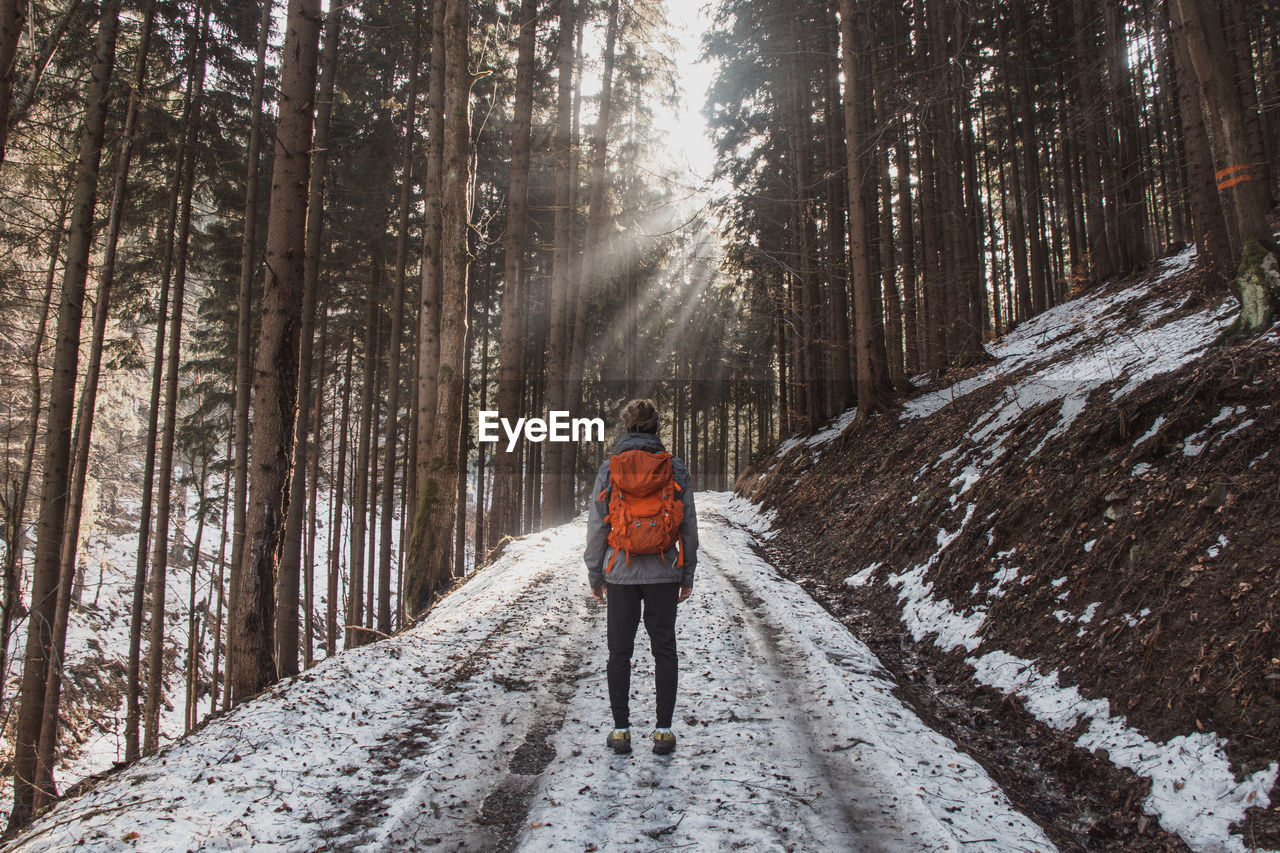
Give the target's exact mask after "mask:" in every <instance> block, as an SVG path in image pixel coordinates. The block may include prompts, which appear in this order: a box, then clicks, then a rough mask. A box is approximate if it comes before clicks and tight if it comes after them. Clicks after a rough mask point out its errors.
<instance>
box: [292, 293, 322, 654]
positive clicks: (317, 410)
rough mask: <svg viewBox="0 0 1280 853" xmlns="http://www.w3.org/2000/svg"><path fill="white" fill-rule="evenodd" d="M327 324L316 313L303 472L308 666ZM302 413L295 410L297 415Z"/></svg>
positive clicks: (312, 626)
mask: <svg viewBox="0 0 1280 853" xmlns="http://www.w3.org/2000/svg"><path fill="white" fill-rule="evenodd" d="M328 326H329V315H328V312H327V311H325V312H324V313H322V314H321V315H320V331H319V337H320V353H319V354H318V355H317V356H316V369H317V371H318V373H319V376H318V378H317V380H316V393H315V398H316V401H315V407H314V411H313V412H312V414H311V433H312V435H314V436H315V441H316V445H317V446H316V448H315V449H314V450H313V451H312V452H311V453H310V454H309V458H308V464H309V466H310V470H309V471H308V472H307V534H306V535H307V541H306V543H305V545H306V549H305V552H304V554H303V563H302V585H303V606H304V610H303V613H304V618H303V624H302V636H303V638H304V644H303V649H302V665H303V666H305V667H307V668H310V667H311V666H312V665H313V664H314V663H315V634H316V631H315V602H316V577H315V575H316V514H317V512H318V501H319V491H320V488H319V487H320V447H319V444H320V440H321V435H320V430H321V427H322V425H323V424H324V405H325V402H326V401H325V398H324V389H325V383H326V382H327V381H328V368H327V366H328V361H327V360H326V355H327V350H328V340H329V339H328V335H327V332H328ZM303 414H305V413H304V412H301V411H299V416H301V415H303Z"/></svg>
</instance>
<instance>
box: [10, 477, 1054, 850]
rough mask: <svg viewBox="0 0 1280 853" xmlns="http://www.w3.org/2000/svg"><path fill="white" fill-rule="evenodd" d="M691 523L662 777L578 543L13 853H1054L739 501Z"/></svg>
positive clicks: (294, 688)
mask: <svg viewBox="0 0 1280 853" xmlns="http://www.w3.org/2000/svg"><path fill="white" fill-rule="evenodd" d="M698 501H699V515H700V525H699V527H700V531H701V539H702V549H701V552H700V559H699V567H698V577H697V583H696V589H695V593H694V595H693V597H692V598H691V599H690V600H689V601H688V602H687V603H685V604H683V605H681V612H680V619H679V625H678V630H679V643H680V654H681V689H680V697H679V702H678V706H677V721H676V731H677V734H678V736H679V737H680V742H679V745H678V747H677V749H676V751H675V753H674V754H673V755H671V756H664V757H658V756H654V755H652V754H651V753H650V751H649V750H648V749H647V748H645V747H646V746H647V743H646V741H647V734H648V726H650V725H651V724H652V722H651V719H652V718H651V716H650V715H651V713H652V710H651V709H652V663H651V658H650V656H649V654H648V652H647V649H646V648H645V646H646V643H645V642H644V637H643V634H641V636H640V638H639V639H638V642H637V655H636V663H637V669H636V673H635V677H634V679H633V708H634V714H635V717H634V720H633V724H634V729H633V731H634V732H635V738H636V745H637V750H636V752H635V753H633V754H632V755H630V756H618V755H614V754H613V753H612V752H610V751H608V750H606V748H605V746H604V736H605V734H606V732H607V729H608V725H609V722H608V707H607V702H608V700H607V691H606V687H605V680H604V661H605V656H606V650H605V646H604V608H603V607H601V606H600V605H598V604H596V603H595V602H594V601H592V600H591V599H590V597H589V595H588V594H587V588H586V574H585V569H584V568H583V566H582V562H581V556H580V555H581V548H582V543H583V541H584V536H585V524H584V521H583V519H579V520H577V521H575V522H573V523H570V524H567V525H564V526H561V527H557V528H552V529H550V530H547V531H544V532H542V533H539V534H534V535H531V536H528V537H525V538H523V539H520V540H516V541H514V542H512V543H510V544H509V545H508V546H507V548H506V550H505V552H504V553H503V554H502V555H501V556H500V557H499V558H498V559H497V560H496V561H495V562H494V563H493V564H491V565H490V566H488V567H487V568H485V569H483V570H481V571H480V572H478V573H477V574H476V575H474V576H473V577H472V578H471V579H470V580H469V581H468V582H467V583H465V584H464V585H462V586H461V587H460V588H459V589H458V590H456V591H455V592H454V593H452V594H451V595H450V596H448V597H447V598H446V599H445V600H444V601H443V602H442V603H441V604H440V605H439V606H437V607H436V608H435V609H434V610H433V611H432V612H431V613H430V614H429V615H428V616H427V617H426V618H425V619H424V620H423V621H422V622H420V623H419V624H418V625H417V626H415V627H413V628H411V629H409V630H408V631H406V632H404V633H402V634H399V635H397V636H396V637H393V638H390V639H387V640H384V641H381V642H378V643H374V644H372V645H370V646H366V647H364V648H361V649H357V650H354V651H352V652H347V653H343V654H341V655H338V656H336V657H335V658H333V659H331V660H327V661H324V662H323V663H321V664H319V665H318V666H316V667H315V668H313V669H311V670H309V671H307V672H306V673H304V674H303V675H301V676H299V677H297V678H294V679H290V680H288V681H286V682H283V683H282V684H280V685H278V686H276V687H274V688H272V689H271V690H270V691H268V692H267V693H266V694H264V695H263V696H261V697H259V698H257V699H256V700H254V701H252V702H250V703H247V704H245V705H243V706H241V707H239V708H237V709H235V710H233V711H232V712H231V713H229V714H225V715H221V716H218V717H216V718H214V719H212V720H211V721H209V722H208V723H206V724H204V725H203V726H202V727H200V728H199V729H198V730H196V731H194V732H193V733H192V734H191V735H189V736H187V737H186V738H183V739H181V740H179V741H177V742H176V743H174V744H172V745H171V746H169V747H166V748H165V749H163V750H162V751H161V752H160V753H159V754H157V755H155V756H153V757H151V758H148V759H145V760H143V761H141V762H139V763H137V764H135V765H133V766H131V767H128V768H126V769H123V770H120V771H117V772H115V773H112V774H109V775H107V776H106V777H104V778H102V779H99V780H96V781H92V782H90V783H89V784H88V785H86V786H84V790H83V792H82V793H79V794H77V795H74V796H72V797H70V798H69V799H67V800H66V801H64V802H62V803H61V804H59V805H58V806H57V807H56V808H54V809H53V810H52V811H51V812H49V813H46V814H45V815H43V816H42V817H41V818H40V819H39V820H37V821H36V823H35V824H34V825H33V826H32V827H31V828H30V829H29V830H28V831H27V832H26V833H25V834H24V835H22V836H20V837H19V838H18V839H16V840H15V841H14V842H13V844H12V846H11V847H10V848H9V849H11V850H23V851H35V850H54V849H65V848H69V847H77V846H86V847H88V848H91V849H94V850H128V849H145V850H204V849H230V848H243V847H249V848H252V849H255V850H261V849H281V850H308V851H317V850H392V849H394V850H405V849H441V850H459V849H462V850H501V849H526V850H573V851H591V850H602V851H603V850H621V849H635V850H655V849H677V848H682V847H683V848H692V849H698V850H735V849H746V850H764V849H769V850H824V849H856V850H872V851H873V850H883V851H900V850H903V851H909V850H922V851H923V850H930V851H940V850H951V851H960V850H966V851H973V850H993V851H994V850H1000V851H1009V850H1027V851H1031V850H1041V851H1048V850H1052V849H1054V844H1053V843H1052V841H1051V840H1050V838H1049V837H1048V835H1047V834H1046V832H1045V831H1044V830H1043V829H1042V828H1041V827H1040V826H1038V825H1037V824H1036V823H1035V822H1033V821H1032V820H1030V819H1028V818H1027V817H1026V816H1024V815H1023V814H1022V813H1021V812H1019V811H1018V810H1016V809H1015V808H1013V807H1012V806H1011V805H1010V803H1009V800H1008V799H1007V798H1006V796H1005V795H1004V793H1003V792H1002V790H1001V788H1000V786H999V785H997V784H996V783H995V782H993V781H992V780H991V778H990V777H989V776H988V774H987V772H986V771H985V770H984V769H983V767H982V766H981V765H980V764H979V763H978V762H976V761H975V760H974V759H973V758H971V757H970V756H968V755H966V754H965V753H964V752H962V751H960V750H958V749H957V748H956V746H955V745H954V744H953V743H952V742H951V741H950V740H948V739H947V738H946V737H943V736H941V735H939V734H937V733H936V732H935V731H934V730H933V729H931V728H930V727H929V726H927V725H926V724H925V723H923V722H922V721H921V720H920V718H919V717H918V716H916V714H914V713H913V712H912V711H910V710H908V709H907V707H906V706H904V705H903V703H902V702H901V701H900V700H899V699H898V698H896V697H895V695H894V693H895V688H894V684H893V682H892V681H891V680H890V679H889V678H888V677H887V674H886V672H885V671H884V670H883V668H882V667H881V666H880V664H879V662H878V661H877V660H876V658H875V656H874V655H873V654H872V653H871V652H870V651H869V650H868V648H867V647H866V646H865V645H863V644H862V643H861V642H859V641H858V640H856V639H855V638H854V637H853V636H852V635H851V634H850V632H849V631H848V630H847V629H846V628H844V627H843V626H841V625H840V624H839V623H838V622H837V621H836V620H835V619H833V618H832V617H831V616H830V615H829V614H828V613H827V612H826V611H825V610H823V609H822V607H820V606H819V605H818V604H817V603H816V602H814V600H813V599H812V598H810V596H809V595H808V594H807V593H805V592H804V591H803V590H802V589H801V588H800V587H799V586H797V585H796V584H794V583H793V582H791V581H789V580H786V579H784V578H783V577H782V576H781V575H780V573H779V572H778V571H777V569H775V568H774V567H773V566H771V565H770V564H769V563H768V562H766V561H765V560H764V559H762V558H761V557H760V555H759V553H760V544H761V540H760V538H758V535H757V533H758V532H759V531H762V530H764V528H765V527H766V526H767V525H766V524H765V523H764V522H763V520H762V519H761V518H760V517H759V516H758V515H757V514H756V513H755V510H754V509H753V508H752V507H751V506H750V505H749V504H748V503H747V502H746V501H744V500H742V499H740V498H736V497H732V496H730V495H728V494H726V493H705V492H704V493H700V494H699V495H698ZM752 530H755V531H757V533H753V532H752Z"/></svg>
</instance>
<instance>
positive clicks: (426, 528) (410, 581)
mask: <svg viewBox="0 0 1280 853" xmlns="http://www.w3.org/2000/svg"><path fill="white" fill-rule="evenodd" d="M467 7H468V2H467V0H445V22H444V25H445V33H444V35H445V116H444V119H445V120H444V151H443V152H442V154H443V159H442V160H441V170H440V200H441V205H440V220H441V231H440V248H441V261H442V266H441V271H442V276H441V280H442V282H443V283H444V288H443V290H442V291H441V293H442V298H441V311H440V321H441V322H440V366H439V389H438V391H439V400H438V403H437V411H438V414H437V417H436V423H435V429H434V436H433V440H432V442H431V451H430V454H429V455H428V457H427V460H426V463H427V465H426V476H425V477H419V480H418V483H419V489H420V494H419V496H418V507H417V517H416V518H415V519H414V525H413V536H412V541H411V544H410V547H409V553H408V555H407V565H406V566H405V590H404V599H405V605H406V612H407V614H408V616H409V617H410V618H415V617H417V616H418V615H419V614H421V613H422V612H423V611H424V610H426V608H427V607H429V606H430V604H431V602H432V601H434V600H435V598H436V597H437V596H438V595H439V593H440V592H441V591H442V590H443V589H445V588H446V587H447V585H448V584H449V582H450V562H451V560H452V557H453V552H452V549H451V548H450V547H449V545H450V544H451V542H452V538H453V537H452V533H453V525H454V521H455V513H454V502H453V497H454V491H455V486H456V479H455V478H456V477H457V476H458V469H457V466H456V464H455V461H456V460H457V458H458V443H459V441H460V440H461V435H462V395H463V394H464V393H465V392H466V389H465V388H463V387H462V359H463V358H464V357H465V354H466V338H467V267H468V264H469V263H470V254H469V251H468V246H467V230H468V219H469V211H470V198H469V196H470V174H469V159H468V153H469V151H470V134H471V122H470V115H469V112H470V111H469V109H468V106H469V104H468V101H469V100H470V92H471V80H470V76H469V75H470V72H469V71H468V64H467V61H468V58H467V57H468V50H467V34H468V29H469V27H468V23H469V21H468V14H467Z"/></svg>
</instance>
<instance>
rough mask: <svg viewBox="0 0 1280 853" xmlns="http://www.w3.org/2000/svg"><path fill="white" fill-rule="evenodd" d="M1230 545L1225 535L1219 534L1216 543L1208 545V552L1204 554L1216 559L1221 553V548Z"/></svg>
mask: <svg viewBox="0 0 1280 853" xmlns="http://www.w3.org/2000/svg"><path fill="white" fill-rule="evenodd" d="M1230 544H1231V541H1230V540H1229V539H1227V537H1226V535H1224V534H1219V535H1218V541H1217V542H1215V543H1213V544H1212V545H1210V546H1209V548H1208V550H1207V551H1205V553H1206V554H1208V555H1209V556H1210V557H1216V556H1218V555H1219V554H1221V553H1222V549H1223V548H1225V547H1227V546H1228V545H1230Z"/></svg>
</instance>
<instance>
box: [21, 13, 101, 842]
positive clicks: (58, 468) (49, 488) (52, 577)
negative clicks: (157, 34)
mask: <svg viewBox="0 0 1280 853" xmlns="http://www.w3.org/2000/svg"><path fill="white" fill-rule="evenodd" d="M6 20H8V19H6ZM119 24H120V2H119V0H104V2H103V4H102V6H101V9H100V15H99V19H98V34H97V38H96V41H95V44H94V53H93V65H92V69H91V71H90V79H89V85H88V89H87V91H86V93H85V104H86V110H85V117H84V125H83V127H82V129H81V133H80V151H79V156H78V160H77V164H76V182H75V189H74V191H73V194H72V203H71V224H70V227H69V229H68V232H67V234H68V236H67V262H66V269H65V271H64V273H63V278H62V298H61V302H60V304H59V307H58V329H57V337H56V344H55V349H54V356H53V379H52V381H51V383H50V393H49V415H48V420H47V422H46V427H45V451H44V482H43V484H42V489H41V495H40V515H39V520H38V521H37V523H36V557H35V565H34V567H33V569H32V577H31V610H30V613H29V615H28V618H27V626H28V628H27V646H26V662H25V666H24V667H23V673H22V701H21V704H20V706H19V709H18V723H17V727H16V728H15V730H14V755H13V774H14V775H13V811H12V812H11V813H10V815H9V827H10V829H11V830H17V829H19V828H21V827H23V826H25V825H26V824H27V823H28V822H29V821H30V819H31V814H32V809H33V807H34V806H35V805H36V800H37V789H36V787H35V781H36V780H37V778H38V776H37V773H38V767H37V748H38V745H39V743H40V730H41V725H42V722H43V719H44V703H45V685H46V683H47V680H48V674H49V664H50V661H51V658H52V655H51V652H52V648H51V646H52V643H53V623H54V614H55V609H56V607H57V596H58V585H59V583H58V582H59V578H60V569H61V563H62V560H61V557H62V543H63V540H64V535H65V533H66V511H67V486H68V481H69V474H70V471H69V470H68V469H69V462H70V455H71V423H72V414H73V411H72V410H73V408H74V404H75V389H76V371H77V366H78V364H79V360H80V324H81V320H82V319H83V315H84V290H85V279H86V277H87V276H88V272H89V251H90V249H91V248H92V245H93V211H94V202H95V200H96V194H97V192H96V191H97V188H98V169H99V164H100V160H101V155H102V140H103V134H104V130H105V127H106V121H107V112H108V106H109V103H108V98H109V86H110V83H111V73H112V70H113V68H114V66H115V58H116V34H117V33H118V31H119ZM6 109H7V107H6Z"/></svg>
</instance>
